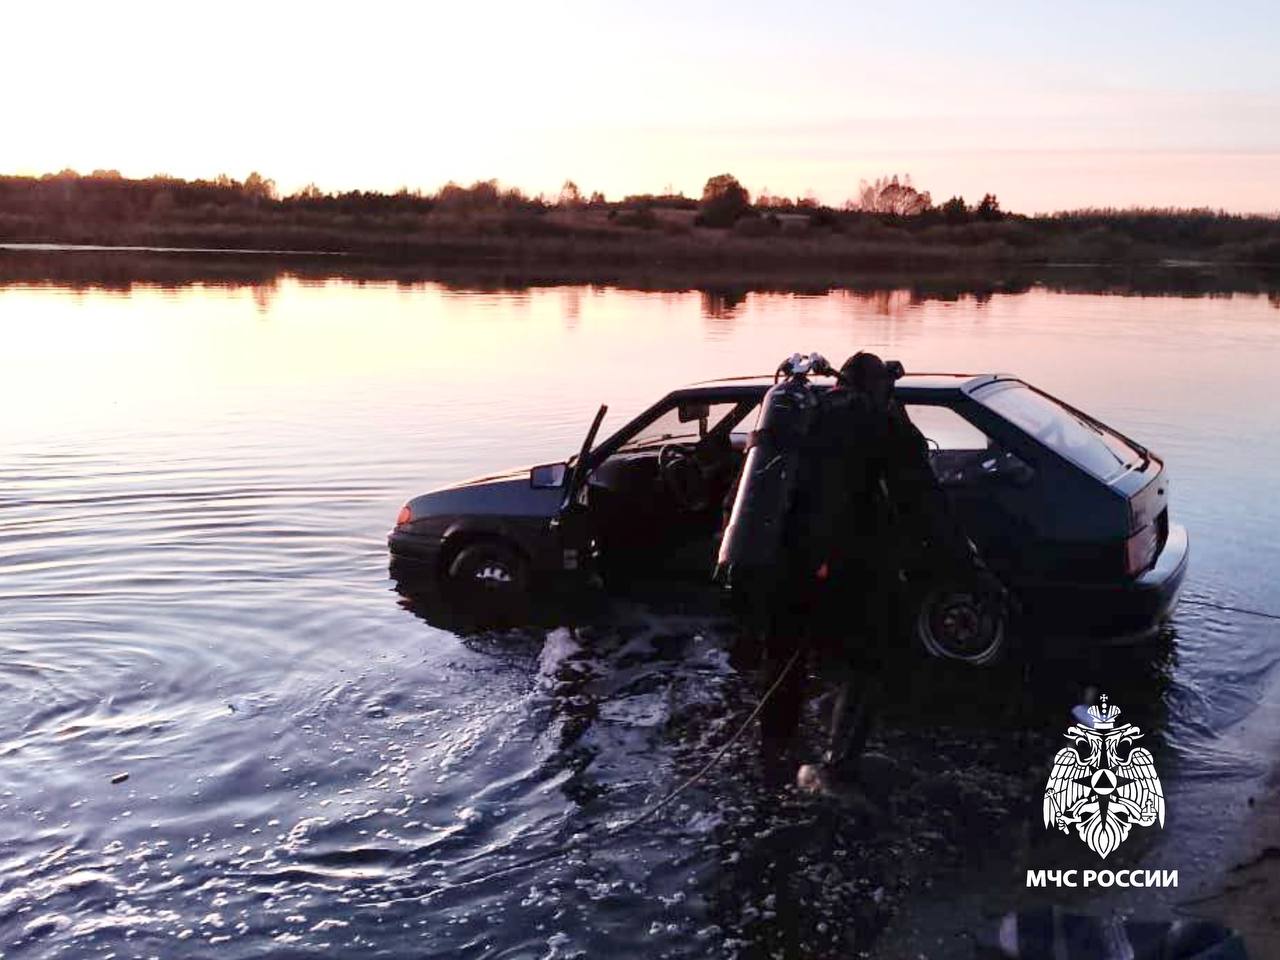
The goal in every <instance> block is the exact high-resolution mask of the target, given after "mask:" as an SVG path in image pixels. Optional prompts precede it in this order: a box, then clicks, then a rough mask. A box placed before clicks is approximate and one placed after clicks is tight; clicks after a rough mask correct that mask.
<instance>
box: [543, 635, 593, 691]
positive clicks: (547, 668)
mask: <svg viewBox="0 0 1280 960" xmlns="http://www.w3.org/2000/svg"><path fill="white" fill-rule="evenodd" d="M580 653H582V644H580V643H579V642H578V639H577V638H576V637H575V636H574V635H573V633H572V632H571V631H570V630H569V629H568V628H567V627H557V628H556V629H554V630H552V631H551V632H550V633H548V634H547V639H546V640H545V641H544V642H543V644H542V653H541V654H539V655H538V686H540V687H544V688H545V687H551V686H554V685H555V684H556V683H557V682H558V680H559V677H558V674H559V673H560V671H561V668H562V667H563V666H564V665H565V664H566V663H567V662H568V661H569V660H570V659H571V658H572V657H575V656H577V655H578V654H580Z"/></svg>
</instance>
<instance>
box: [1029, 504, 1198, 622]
mask: <svg viewBox="0 0 1280 960" xmlns="http://www.w3.org/2000/svg"><path fill="white" fill-rule="evenodd" d="M1190 553H1191V547H1190V539H1189V537H1188V536H1187V530H1186V527H1183V526H1180V525H1178V524H1171V525H1170V526H1169V536H1168V538H1167V539H1166V541H1165V545H1164V549H1163V550H1161V551H1160V555H1159V556H1158V557H1156V562H1155V565H1154V566H1152V567H1151V569H1149V570H1147V571H1146V572H1145V573H1143V574H1142V575H1141V576H1139V577H1136V578H1135V579H1133V580H1130V581H1126V582H1124V583H1119V584H1116V583H1099V584H1079V583H1072V584H1061V583H1060V584H1053V585H1049V584H1044V585H1037V586H1036V587H1034V588H1032V589H1030V590H1029V591H1027V607H1028V613H1029V614H1030V617H1029V619H1030V620H1031V621H1032V623H1031V626H1032V629H1034V630H1036V631H1037V632H1040V633H1042V634H1051V635H1071V636H1084V637H1090V638H1094V639H1105V640H1107V641H1109V642H1112V643H1125V642H1139V641H1142V640H1146V639H1149V638H1150V637H1152V636H1153V635H1154V634H1155V633H1156V632H1157V631H1158V630H1159V629H1160V626H1161V624H1163V623H1164V622H1165V621H1166V620H1167V619H1169V616H1170V615H1171V614H1172V613H1173V609H1174V607H1175V606H1177V603H1178V595H1179V593H1180V592H1181V590H1182V582H1183V580H1184V579H1185V578H1186V575H1187V563H1188V560H1189V558H1190Z"/></svg>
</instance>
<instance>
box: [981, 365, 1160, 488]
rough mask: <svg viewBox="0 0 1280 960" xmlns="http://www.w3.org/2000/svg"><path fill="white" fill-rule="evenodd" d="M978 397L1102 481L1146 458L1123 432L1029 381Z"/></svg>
mask: <svg viewBox="0 0 1280 960" xmlns="http://www.w3.org/2000/svg"><path fill="white" fill-rule="evenodd" d="M974 398H975V399H976V400H977V401H978V402H979V403H981V404H982V405H983V406H985V407H987V408H988V409H990V410H993V411H995V412H996V413H998V414H1000V416H1002V417H1004V418H1005V419H1006V420H1008V421H1009V422H1010V423H1013V424H1016V425H1017V426H1019V427H1021V428H1022V429H1023V430H1025V431H1026V432H1027V433H1029V434H1031V436H1033V437H1035V438H1036V439H1037V440H1039V441H1040V442H1041V443H1043V444H1044V445H1045V446H1047V447H1049V448H1050V449H1051V450H1054V451H1055V452H1057V453H1059V454H1061V455H1062V456H1064V457H1066V458H1067V459H1068V460H1070V461H1071V462H1072V463H1074V464H1076V466H1078V467H1081V468H1082V469H1084V470H1087V471H1089V473H1091V474H1093V475H1094V476H1095V477H1097V478H1098V479H1099V480H1104V481H1110V480H1112V479H1114V478H1115V477H1117V476H1119V475H1120V474H1121V473H1123V472H1124V471H1125V470H1128V469H1129V468H1131V467H1133V466H1136V465H1137V464H1138V463H1140V462H1141V460H1142V451H1140V450H1137V449H1135V448H1134V447H1133V446H1132V445H1131V444H1129V443H1128V442H1127V441H1125V439H1124V438H1123V437H1121V436H1120V435H1119V434H1116V433H1114V432H1113V431H1111V430H1109V429H1107V428H1106V427H1105V426H1103V425H1102V424H1100V423H1098V422H1097V421H1095V420H1092V419H1088V418H1085V417H1082V416H1080V415H1078V414H1076V413H1074V412H1072V411H1071V410H1068V409H1067V408H1066V407H1064V406H1063V405H1062V404H1060V403H1058V402H1057V401H1056V400H1053V399H1051V398H1050V397H1047V396H1045V395H1044V394H1043V393H1040V392H1039V391H1038V390H1033V389H1032V388H1031V387H1028V386H1027V385H1026V384H1025V383H1015V382H1009V383H1003V384H995V385H993V386H992V387H990V388H988V389H986V390H979V391H978V392H977V393H976V394H975V395H974Z"/></svg>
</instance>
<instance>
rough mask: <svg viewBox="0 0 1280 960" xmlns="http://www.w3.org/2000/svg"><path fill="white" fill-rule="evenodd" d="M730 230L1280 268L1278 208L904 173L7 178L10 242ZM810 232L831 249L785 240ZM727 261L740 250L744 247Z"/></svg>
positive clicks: (682, 234) (606, 237) (902, 253)
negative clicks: (1092, 201) (608, 193)
mask: <svg viewBox="0 0 1280 960" xmlns="http://www.w3.org/2000/svg"><path fill="white" fill-rule="evenodd" d="M718 236H730V237H733V238H734V239H735V242H738V241H739V240H740V241H741V244H742V245H741V248H740V249H739V248H737V247H735V248H733V249H735V250H737V252H736V253H734V254H733V256H737V257H738V258H739V259H741V258H743V257H751V258H759V259H760V260H761V261H762V262H763V261H767V260H769V259H770V258H771V257H775V258H776V257H784V256H785V257H793V258H802V257H805V256H809V257H829V258H833V259H835V260H840V261H841V262H843V261H842V259H841V258H848V257H856V258H857V259H858V262H860V263H861V262H867V263H873V262H876V263H878V262H881V261H882V260H883V261H884V262H891V263H893V264H899V265H901V264H915V263H924V262H927V263H929V264H937V263H943V262H948V261H969V260H975V261H976V260H991V261H1001V262H1047V261H1053V260H1072V261H1076V260H1082V261H1091V262H1110V261H1117V262H1124V261H1133V262H1137V261H1142V260H1147V261H1150V260H1158V259H1161V258H1166V257H1179V258H1182V257H1192V258H1195V257H1204V258H1206V259H1217V260H1231V261H1233V262H1240V263H1263V264H1277V263H1280V221H1278V220H1277V219H1276V218H1275V217H1266V216H1242V215H1233V214H1227V213H1223V212H1219V211H1212V210H1174V209H1128V210H1117V209H1088V210H1076V211H1070V212H1065V213H1059V214H1054V215H1050V216H1037V217H1028V216H1023V215H1020V214H1014V213H1009V212H1007V211H1005V210H1004V209H1003V208H1002V207H1001V205H1000V202H999V200H998V199H997V197H996V195H995V194H994V193H987V194H985V195H984V196H983V197H982V198H981V199H980V200H979V201H978V202H976V203H972V204H971V203H969V202H967V201H966V200H965V199H964V198H963V197H959V196H953V197H950V198H949V199H947V200H946V201H944V202H943V203H941V204H935V203H934V202H933V198H932V196H931V195H930V193H929V192H928V191H927V190H921V189H919V188H918V187H917V186H915V184H913V183H912V180H911V178H910V177H909V176H899V175H888V176H884V177H879V178H877V179H875V180H872V181H863V182H861V183H860V184H859V187H858V189H857V191H856V192H855V194H854V195H853V196H852V197H851V198H850V199H849V200H847V201H846V202H845V203H844V204H842V205H841V206H839V207H835V206H830V205H826V204H822V203H820V202H819V201H818V199H817V198H816V197H815V196H814V195H813V194H812V193H809V194H806V195H804V196H800V197H794V198H789V197H785V196H780V195H775V194H773V193H771V192H770V191H768V190H767V189H765V190H762V191H761V192H760V194H759V196H757V197H755V198H753V197H752V196H751V194H750V192H749V191H748V190H747V189H746V187H744V186H743V184H742V183H741V182H740V181H739V180H738V179H737V178H736V177H734V176H733V175H731V174H728V173H722V174H717V175H715V176H713V177H710V178H709V179H708V180H707V182H706V184H705V186H704V188H703V191H702V194H701V196H700V197H687V196H685V195H683V194H682V193H678V192H676V191H675V190H674V189H672V188H667V189H666V190H665V191H663V192H662V193H656V194H633V195H628V196H626V197H624V198H623V199H621V200H616V201H611V200H608V199H607V198H606V197H605V196H604V195H603V194H602V193H600V192H599V191H593V192H591V193H587V192H585V191H583V190H582V189H580V188H579V187H578V185H577V184H576V183H575V182H574V181H572V180H566V181H565V182H564V185H563V186H562V187H561V189H560V191H559V193H558V194H556V195H555V196H529V195H527V194H525V193H523V192H522V191H521V190H519V189H517V188H514V187H508V186H504V185H502V184H500V183H499V182H498V181H497V180H479V181H476V182H474V183H472V184H470V185H469V186H463V185H460V184H457V183H447V184H445V185H444V186H443V187H441V188H440V189H439V190H436V191H435V192H432V193H424V192H422V191H420V190H410V189H408V188H402V189H400V190H397V191H394V192H390V193H386V192H379V191H367V190H366V191H362V190H350V191H341V192H330V191H324V190H321V189H320V188H319V187H317V186H316V185H315V184H309V185H307V186H305V187H303V188H301V189H299V190H296V191H294V192H293V193H290V194H282V193H281V192H280V191H279V189H278V188H277V186H276V184H275V183H274V182H273V181H272V180H270V179H269V178H267V177H264V176H262V175H261V174H258V173H251V174H249V175H248V176H247V177H245V178H244V179H243V180H237V179H234V178H232V177H229V176H226V175H222V176H218V177H215V178H213V179H209V180H203V179H197V180H184V179H180V178H177V177H172V176H167V175H163V174H158V175H156V176H153V177H148V178H145V179H129V178H126V177H123V176H121V175H120V174H119V173H118V172H116V171H114V170H95V171H93V172H92V173H90V174H87V175H80V174H77V173H76V172H75V171H71V170H64V171H62V172H60V173H56V174H47V175H45V176H41V177H18V176H7V177H0V241H9V242H15V241H17V242H22V241H28V242H33V241H41V242H67V243H77V242H79V243H106V244H142V245H147V244H152V245H160V244H168V245H204V246H218V247H233V246H272V247H274V248H277V249H312V250H326V251H351V252H368V253H373V254H378V255H395V256H400V257H414V256H440V255H442V254H441V253H440V251H448V255H449V256H451V257H456V258H458V259H460V260H461V259H465V258H466V257H469V256H473V255H483V256H494V257H499V258H501V257H505V256H516V255H518V256H521V257H526V256H530V255H533V254H531V249H532V248H531V247H530V245H531V244H535V243H542V244H543V247H544V248H545V250H550V249H551V248H552V247H555V249H556V251H557V252H556V254H555V255H556V256H557V257H561V258H563V257H574V258H583V257H590V256H596V255H597V253H598V254H599V255H600V256H602V257H606V258H631V259H637V260H638V259H643V258H644V257H647V256H652V257H655V258H659V259H662V260H664V262H665V261H669V260H670V259H671V258H676V257H687V258H695V259H696V258H698V257H701V256H704V255H708V254H707V248H706V240H708V239H710V238H714V237H718ZM774 236H776V237H777V238H778V240H777V241H776V242H774V241H772V240H771V238H772V237H774ZM699 238H703V239H702V240H700V239H699ZM797 238H803V239H805V240H806V241H813V242H820V243H821V244H823V246H822V247H821V249H819V248H818V247H815V246H814V245H813V243H810V244H809V245H808V246H806V247H804V248H803V249H801V248H800V247H796V246H795V245H792V246H790V247H788V246H787V245H786V242H787V241H788V240H790V239H797ZM700 243H701V244H702V245H701V246H699V244H700ZM624 247H625V249H624ZM592 251H596V252H592ZM600 251H603V252H600ZM544 252H545V251H544ZM538 255H541V254H538ZM715 255H716V256H726V257H727V256H729V255H730V248H728V247H723V249H722V250H720V251H719V252H718V253H716V254H715Z"/></svg>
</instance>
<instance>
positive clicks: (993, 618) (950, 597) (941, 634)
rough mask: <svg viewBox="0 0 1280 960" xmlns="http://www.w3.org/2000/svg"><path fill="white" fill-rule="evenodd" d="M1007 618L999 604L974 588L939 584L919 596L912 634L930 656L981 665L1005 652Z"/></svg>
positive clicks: (976, 665) (994, 659) (996, 658)
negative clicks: (913, 633)
mask: <svg viewBox="0 0 1280 960" xmlns="http://www.w3.org/2000/svg"><path fill="white" fill-rule="evenodd" d="M1007 619H1008V618H1007V614H1006V611H1005V609H1004V607H1003V605H1002V604H1000V603H998V602H995V601H993V600H991V599H990V598H987V597H984V596H982V595H981V594H980V593H978V592H976V591H973V590H970V589H966V588H961V587H956V586H938V587H934V588H932V589H930V590H928V591H926V592H925V593H924V595H923V596H922V597H921V599H920V602H919V605H918V606H917V608H916V613H915V634H916V638H917V639H918V640H919V641H920V645H921V646H923V647H924V649H925V651H926V652H927V653H929V654H930V655H931V656H934V657H938V658H939V659H942V660H955V661H958V662H960V663H967V664H969V665H971V666H975V667H981V666H985V665H987V664H989V663H993V662H994V661H996V660H998V659H999V658H1000V657H1001V656H1002V655H1003V654H1004V653H1005V651H1006V649H1007V647H1008V642H1009V638H1008V623H1007Z"/></svg>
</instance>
